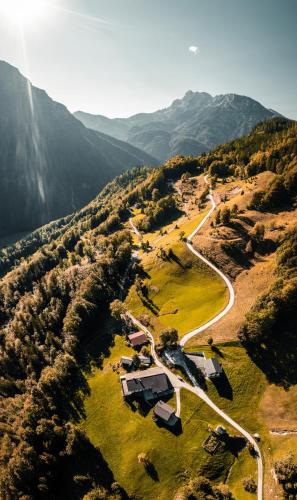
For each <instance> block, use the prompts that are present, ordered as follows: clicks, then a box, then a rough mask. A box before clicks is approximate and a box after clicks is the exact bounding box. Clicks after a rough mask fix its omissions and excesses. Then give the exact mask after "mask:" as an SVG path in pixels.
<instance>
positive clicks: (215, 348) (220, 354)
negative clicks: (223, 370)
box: [211, 344, 225, 358]
mask: <svg viewBox="0 0 297 500" xmlns="http://www.w3.org/2000/svg"><path fill="white" fill-rule="evenodd" d="M211 350H212V351H213V352H215V353H216V354H217V355H218V356H220V358H224V357H225V356H224V353H223V352H222V351H221V350H220V349H219V348H218V346H217V345H214V344H212V346H211Z"/></svg>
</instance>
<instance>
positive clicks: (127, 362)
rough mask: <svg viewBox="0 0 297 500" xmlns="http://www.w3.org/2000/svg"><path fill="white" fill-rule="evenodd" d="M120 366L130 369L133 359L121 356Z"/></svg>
mask: <svg viewBox="0 0 297 500" xmlns="http://www.w3.org/2000/svg"><path fill="white" fill-rule="evenodd" d="M121 367H122V368H125V370H127V369H128V370H131V368H133V359H132V358H130V357H128V356H122V357H121Z"/></svg>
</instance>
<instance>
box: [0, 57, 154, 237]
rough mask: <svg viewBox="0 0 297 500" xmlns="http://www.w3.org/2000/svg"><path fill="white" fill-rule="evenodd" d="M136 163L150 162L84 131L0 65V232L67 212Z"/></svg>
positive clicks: (132, 150) (22, 228)
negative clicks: (0, 215)
mask: <svg viewBox="0 0 297 500" xmlns="http://www.w3.org/2000/svg"><path fill="white" fill-rule="evenodd" d="M143 164H147V165H152V164H156V160H155V159H154V158H152V157H151V156H149V155H148V154H146V153H144V152H142V151H140V150H138V149H137V148H135V147H133V146H131V145H129V144H126V143H123V142H121V141H118V140H115V139H114V138H110V137H108V136H106V135H103V134H97V133H95V132H94V131H91V130H88V129H86V128H85V127H84V126H83V125H82V124H81V123H80V122H79V121H78V120H76V119H75V118H74V117H73V115H71V113H69V112H68V110H67V109H66V108H65V107H64V106H63V105H61V104H59V103H57V102H54V101H52V100H51V99H50V98H49V97H48V95H47V94H46V93H45V92H44V91H43V90H40V89H37V88H36V87H34V86H33V85H32V84H31V83H30V82H29V81H28V80H27V79H26V78H24V77H23V76H22V75H21V74H20V73H19V71H18V70H17V69H16V68H14V67H12V66H10V65H9V64H7V63H5V62H0V175H1V184H0V213H1V214H5V217H4V216H2V217H1V220H0V237H1V236H4V235H9V234H14V233H19V232H25V231H30V230H32V229H35V228H36V227H39V226H41V225H43V224H45V223H47V222H49V221H51V220H55V219H58V218H60V217H62V216H64V215H67V214H69V213H72V212H73V211H75V210H77V209H79V208H81V207H82V206H84V205H85V204H86V203H88V202H89V201H90V200H91V199H93V198H94V196H96V194H97V193H98V191H99V190H100V189H102V188H103V187H104V186H105V185H106V184H107V182H109V181H110V180H111V179H112V178H114V177H115V176H116V175H118V174H119V173H121V172H122V171H124V170H126V169H128V168H129V167H132V166H137V165H143Z"/></svg>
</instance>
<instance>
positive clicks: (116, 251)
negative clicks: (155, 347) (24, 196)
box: [0, 118, 297, 499]
mask: <svg viewBox="0 0 297 500" xmlns="http://www.w3.org/2000/svg"><path fill="white" fill-rule="evenodd" d="M296 151H297V128H296V123H295V122H291V121H287V120H284V119H279V118H278V119H274V120H272V121H270V122H265V123H263V124H261V125H258V126H257V127H256V128H255V129H254V130H253V131H252V133H251V134H250V135H249V136H247V137H245V138H242V139H238V140H235V141H233V142H232V143H230V144H227V145H224V146H221V147H219V148H217V149H216V150H214V151H213V152H211V153H209V154H207V155H203V156H200V157H199V158H182V157H177V158H173V159H171V160H170V161H168V162H167V163H166V164H165V165H164V166H162V167H160V168H157V169H154V170H152V171H151V170H149V169H146V168H138V169H134V170H132V171H129V172H126V173H123V174H122V175H121V176H120V177H118V178H116V179H115V180H114V181H112V182H111V183H109V184H108V185H107V186H106V187H105V189H104V190H103V191H102V192H101V193H100V194H99V195H98V196H97V198H95V199H94V200H93V201H92V202H91V203H89V204H88V205H87V206H86V207H85V208H84V209H82V210H81V211H79V212H77V213H75V214H74V215H71V216H69V217H67V218H65V219H64V220H61V221H59V222H57V223H54V224H50V225H48V226H45V227H44V228H42V229H40V230H38V231H37V232H35V234H34V235H33V236H32V237H31V238H29V239H28V240H24V241H23V242H22V241H21V242H19V243H18V244H16V245H14V246H13V247H10V248H7V249H4V250H3V251H2V252H1V254H0V257H1V265H2V274H3V277H2V279H1V281H0V324H1V330H0V384H1V385H0V391H1V396H2V398H1V403H0V404H1V412H0V414H1V423H0V449H1V453H0V496H1V497H3V498H11V497H12V498H14V497H17V498H22V497H23V498H28V499H31V498H32V499H33V498H34V499H35V498H49V497H53V498H64V499H65V498H69V499H70V498H71V499H73V498H83V496H84V495H85V494H87V493H88V492H90V491H91V490H94V489H97V490H98V488H100V489H101V493H100V494H101V497H102V498H120V495H121V496H122V498H125V496H124V493H123V492H121V493H119V491H120V488H119V486H118V487H117V489H115V488H114V486H113V487H112V483H113V481H114V477H113V471H110V470H109V469H108V464H106V463H105V461H104V457H102V456H101V454H100V450H98V449H95V448H93V447H92V445H91V443H90V442H88V440H87V439H86V437H85V436H84V435H83V434H82V433H81V431H80V429H79V426H78V423H79V422H80V421H81V419H83V418H84V409H83V408H84V407H83V400H84V397H85V395H86V394H88V392H89V387H88V384H87V382H86V379H85V375H84V373H86V371H88V370H90V368H91V366H92V365H93V364H94V363H96V364H100V359H101V358H102V356H104V355H105V354H108V347H106V346H108V345H110V343H111V342H112V337H111V334H110V333H109V335H107V334H106V331H107V330H106V328H105V323H106V321H107V320H109V313H108V310H109V305H110V303H111V302H112V301H113V300H114V299H115V298H122V297H123V295H124V294H125V289H127V288H128V287H129V285H130V284H131V283H132V282H133V280H134V278H135V275H136V274H137V273H138V272H139V268H138V267H137V265H136V267H135V265H134V266H132V267H130V264H131V254H132V248H133V246H132V239H131V234H130V232H129V231H128V230H127V221H128V219H129V217H130V215H131V212H130V208H131V207H133V206H135V205H137V206H138V207H139V209H140V210H141V211H142V212H143V214H142V215H143V217H142V219H141V223H140V229H141V230H142V231H143V233H144V235H145V233H146V232H147V231H150V230H152V229H162V226H163V225H166V224H167V223H168V219H169V218H170V219H171V220H174V219H175V217H179V216H180V210H181V206H180V205H179V204H178V201H177V195H176V191H175V189H174V183H175V181H177V180H179V179H181V178H183V179H184V178H185V179H186V178H191V177H192V176H198V175H200V174H202V173H203V172H209V173H210V175H211V178H212V182H213V183H214V184H217V185H220V184H222V185H224V183H228V182H229V180H230V178H231V177H232V178H233V179H238V180H240V179H243V178H244V179H246V180H247V179H249V178H250V177H251V178H252V177H253V176H254V175H255V174H257V173H259V172H263V171H265V170H269V171H271V175H272V177H273V180H272V181H269V182H271V185H269V187H268V188H267V189H265V196H266V195H267V197H268V198H267V203H268V202H269V203H270V204H271V205H269V206H271V210H274V211H277V210H279V207H280V205H279V203H280V204H281V206H282V207H284V203H285V201H284V197H283V196H280V197H277V196H276V193H277V192H278V191H279V190H280V191H281V192H282V190H283V189H285V190H286V204H287V208H288V209H290V208H292V207H293V206H294V202H295V198H296V182H295V181H296V179H295V177H296V176H295V168H296ZM275 179H277V182H276V180H275ZM275 186H276V187H275ZM206 194H207V193H205V192H204V193H202V196H201V198H200V199H198V200H196V202H195V203H196V204H197V205H198V206H204V205H205V203H206V201H207V200H206V198H205V197H206ZM254 196H255V197H256V200H258V199H259V195H257V194H256V193H255V195H254ZM262 196H263V195H262V194H261V195H260V197H262ZM261 199H262V198H261ZM253 203H254V200H253ZM265 203H266V200H265ZM257 210H258V211H259V210H262V205H261V206H257ZM265 210H267V209H266V208H265ZM243 216H244V214H243ZM232 217H233V219H232V218H231V220H230V214H229V218H228V215H227V216H225V215H224V216H222V213H221V216H220V220H219V221H218V224H219V225H220V227H221V226H224V227H226V228H227V229H228V226H230V227H231V226H232V224H233V225H234V227H237V228H238V227H239V226H240V218H239V219H238V217H237V211H236V210H235V211H234V212H233V215H232ZM234 220H235V222H236V221H237V222H236V224H234ZM213 223H214V224H216V222H215V221H214V222H213ZM253 226H254V223H253V222H251V224H250V229H249V231H250V233H249V234H248V238H252V240H253V241H252V243H251V244H252V245H254V252H255V253H256V252H258V251H259V252H261V251H263V252H266V253H267V252H268V253H269V252H274V251H275V248H277V247H278V250H277V252H278V253H277V255H278V256H279V257H278V266H277V269H276V271H275V272H276V274H275V277H276V280H277V283H276V288H273V289H272V291H271V292H269V294H270V299H269V297H268V298H267V297H264V298H262V299H261V301H262V303H263V304H264V305H265V308H264V312H265V311H266V310H268V309H267V307H268V308H269V311H272V313H273V314H272V315H270V314H269V315H268V316H267V318H266V317H265V315H266V312H265V314H264V316H263V321H262V320H261V321H260V322H259V321H258V320H257V321H254V318H255V315H256V316H257V315H258V314H260V313H259V307H258V306H255V309H254V311H253V312H252V313H251V316H248V317H247V324H246V325H245V326H244V328H243V330H242V331H241V333H240V338H241V341H242V342H243V345H245V346H246V347H247V349H248V352H250V355H251V356H252V358H253V359H255V361H256V362H257V364H259V366H261V367H262V369H263V370H264V371H265V366H266V365H265V363H263V353H262V352H261V349H262V347H261V346H262V344H263V342H265V343H266V349H264V351H265V352H266V353H267V352H270V353H272V352H275V353H276V356H275V357H272V358H270V359H273V360H275V359H276V358H278V356H277V354H278V353H282V351H281V350H279V351H278V348H276V350H275V351H274V350H273V349H274V347H275V346H274V345H273V344H272V342H275V341H277V338H276V332H277V331H279V330H280V328H279V327H280V325H281V324H283V321H284V318H285V321H286V328H285V329H284V330H282V339H283V342H284V345H285V343H286V342H288V341H289V340H288V339H290V338H293V337H294V331H295V319H294V317H292V312H293V311H294V310H295V308H296V304H297V297H296V293H295V288H296V287H295V282H294V279H295V271H294V263H295V260H294V259H295V256H294V248H295V246H296V241H295V240H296V230H290V232H289V233H288V234H287V233H286V228H285V227H284V228H283V229H282V230H280V231H279V232H278V237H277V238H276V240H275V241H274V245H272V246H269V245H268V246H267V242H265V244H264V242H263V238H262V239H261V234H262V231H261V230H259V228H257V227H256V226H255V227H253ZM144 243H145V241H144ZM231 243H232V244H233V240H232V242H231ZM228 251H229V252H230V248H228ZM231 255H233V256H234V255H235V258H237V256H238V253H236V252H235V254H234V252H233V253H232V248H231ZM242 255H243V256H244V257H245V258H246V259H247V260H248V259H249V258H250V249H246V247H244V248H243V250H242ZM242 255H241V256H242ZM7 271H8V272H7ZM180 272H182V270H181V271H180ZM278 273H279V275H278ZM124 277H125V278H126V279H125V281H123V278H124ZM279 277H280V279H279ZM123 287H124V289H123ZM255 299H256V297H255ZM268 299H269V300H268ZM287 299H288V300H287ZM271 301H272V302H274V304H272V302H271ZM266 306H267V307H266ZM271 308H272V309H271ZM260 309H261V310H262V309H263V308H262V306H261V307H260ZM280 311H281V312H280ZM259 317H260V316H259ZM261 317H262V316H261ZM267 321H268V322H267ZM255 325H256V326H255ZM267 325H268V327H269V325H270V326H271V328H272V329H273V332H275V334H273V336H272V337H271V336H268V335H267V331H268V330H267ZM259 329H260V330H261V331H259ZM109 332H110V330H109ZM90 336H91V337H92V336H93V337H94V338H95V339H96V344H97V350H96V354H95V355H94V356H92V355H91V353H90V352H88V355H87V353H86V349H85V347H86V344H87V343H88V341H89V339H90ZM261 343H262V344H261ZM264 351H263V352H264ZM258 355H260V356H262V357H261V359H260V360H259V357H257V356H258ZM282 359H283V358H280V359H277V361H279V362H280V363H281V365H280V367H281V368H282V367H283V366H284V363H283V362H282ZM261 361H262V364H261ZM264 361H265V360H264ZM294 366H295V365H294V364H290V366H289V368H288V371H287V372H283V371H282V370H281V369H277V375H278V379H277V381H278V383H281V384H286V383H289V384H292V383H295V379H294V377H295V371H294ZM265 373H267V372H266V371H265ZM267 376H269V374H268V373H267ZM288 377H290V379H288ZM273 380H275V378H274V379H273ZM98 411H99V410H98ZM115 411H116V409H115ZM99 412H100V411H99ZM99 421H100V415H99V414H98V422H99ZM123 432H124V430H123ZM61 484H63V491H61ZM98 491H99V490H98ZM98 495H99V493H98ZM90 498H92V497H90ZM99 498H100V497H99Z"/></svg>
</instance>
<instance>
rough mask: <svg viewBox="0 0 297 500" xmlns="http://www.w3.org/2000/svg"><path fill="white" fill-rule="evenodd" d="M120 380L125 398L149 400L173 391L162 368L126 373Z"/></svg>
mask: <svg viewBox="0 0 297 500" xmlns="http://www.w3.org/2000/svg"><path fill="white" fill-rule="evenodd" d="M120 381H121V385H122V394H123V397H124V398H125V399H133V398H135V397H141V398H142V399H144V400H145V401H150V400H153V399H158V398H161V397H164V396H166V395H169V394H171V393H172V392H173V387H172V385H171V383H170V380H169V378H168V377H167V375H166V373H165V372H164V370H163V369H162V368H148V369H147V370H144V371H137V372H131V373H126V374H125V375H122V376H121V377H120Z"/></svg>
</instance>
